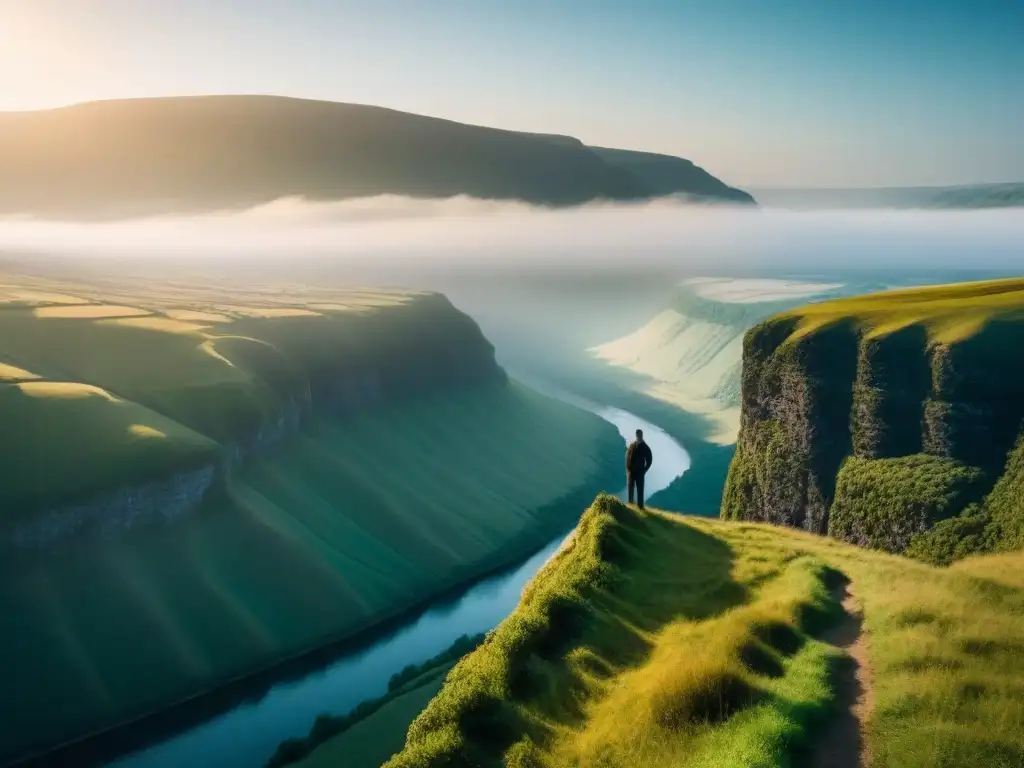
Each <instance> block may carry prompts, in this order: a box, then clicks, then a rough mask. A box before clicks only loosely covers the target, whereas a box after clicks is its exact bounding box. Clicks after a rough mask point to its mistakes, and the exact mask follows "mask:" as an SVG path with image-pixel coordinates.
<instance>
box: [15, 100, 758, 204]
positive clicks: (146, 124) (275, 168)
mask: <svg viewBox="0 0 1024 768" xmlns="http://www.w3.org/2000/svg"><path fill="white" fill-rule="evenodd" d="M634 154H639V153H629V152H622V153H619V154H617V155H615V156H614V157H610V158H609V157H605V156H603V155H601V154H600V153H599V152H597V151H592V150H591V149H590V148H588V147H586V146H584V145H583V143H582V142H580V141H579V140H578V139H574V138H571V137H557V136H547V135H543V134H533V133H520V132H516V131H505V130H500V129H496V128H485V127H481V126H475V125H466V124H462V123H456V122H453V121H450V120H442V119H438V118H433V117H425V116H422V115H414V114H409V113H405V112H399V111H396V110H392V109H384V108H381V107H373V106H365V105H361V104H339V103H333V102H326V101H311V100H305V99H291V98H283V97H272V96H203V97H181V98H161V99H132V100H120V101H117V100H115V101H102V102H92V103H86V104H78V105H75V106H70V107H64V108H61V109H53V110H44V111H37V112H8V113H0V178H3V179H4V183H3V185H2V187H0V213H28V214H36V215H41V216H124V215H133V214H147V213H160V212H185V211H201V210H209V209H216V208H237V207H248V206H252V205H256V204H260V203H266V202H268V201H271V200H275V199H277V198H282V197H292V196H295V197H305V198H309V199H313V200H341V199H346V198H354V197H368V196H373V195H382V194H394V195H408V196H412V197H427V198H431V197H451V196H455V195H467V196H470V197H477V198H486V199H499V200H519V201H523V202H528V203H536V204H543V205H575V204H579V203H584V202H587V201H590V200H598V199H608V200H636V199H643V198H649V197H657V196H661V195H665V194H672V193H684V194H687V195H689V196H692V197H695V198H700V199H708V200H718V201H725V202H743V203H749V202H753V199H752V198H750V196H749V195H747V194H746V193H743V192H740V191H738V190H734V189H732V188H730V187H728V186H726V185H725V184H723V183H722V182H720V181H718V180H717V179H715V178H714V177H712V176H711V175H710V174H707V173H706V172H704V171H703V170H701V169H699V168H696V167H695V166H693V165H692V164H691V163H689V161H684V160H681V159H679V158H668V157H664V156H662V157H661V159H659V160H658V161H657V163H655V164H654V166H657V168H661V169H662V170H661V171H658V170H657V169H656V168H655V167H654V166H652V164H651V163H650V162H645V163H644V164H643V167H642V168H638V167H636V163H635V158H634ZM680 169H681V170H680ZM652 173H655V174H656V175H657V179H655V178H654V177H653V176H652V175H651V174H652ZM666 173H667V175H666Z"/></svg>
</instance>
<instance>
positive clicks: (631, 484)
mask: <svg viewBox="0 0 1024 768" xmlns="http://www.w3.org/2000/svg"><path fill="white" fill-rule="evenodd" d="M653 462H654V456H652V455H651V447H650V446H649V445H647V443H645V442H644V431H643V430H642V429H638V430H637V431H636V440H634V441H633V442H632V443H630V444H629V447H627V448H626V487H627V488H628V492H629V503H630V504H632V503H633V492H634V490H635V491H636V503H637V506H638V507H640V509H643V508H644V475H646V474H647V470H648V469H650V468H651V464H652V463H653Z"/></svg>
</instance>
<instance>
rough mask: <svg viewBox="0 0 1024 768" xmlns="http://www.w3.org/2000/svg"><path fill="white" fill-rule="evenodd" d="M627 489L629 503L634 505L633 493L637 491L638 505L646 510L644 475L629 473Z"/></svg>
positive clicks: (627, 474)
mask: <svg viewBox="0 0 1024 768" xmlns="http://www.w3.org/2000/svg"><path fill="white" fill-rule="evenodd" d="M626 487H627V488H628V489H629V503H630V504H632V503H633V491H634V490H635V491H636V505H637V506H638V507H640V509H643V508H644V473H643V472H627V473H626Z"/></svg>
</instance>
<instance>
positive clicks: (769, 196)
mask: <svg viewBox="0 0 1024 768" xmlns="http://www.w3.org/2000/svg"><path fill="white" fill-rule="evenodd" d="M754 192H755V193H756V194H757V199H758V200H759V201H761V203H762V204H763V205H768V206H773V207H778V208H802V209H809V208H813V209H821V208H826V209H827V208H833V209H835V208H1008V207H1014V206H1024V182H1010V183H1006V184H966V185H962V186H950V187H864V188H852V189H840V188H836V189H797V188H793V189H781V188H780V189H767V188H766V189H757V190H754Z"/></svg>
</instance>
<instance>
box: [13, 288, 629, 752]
mask: <svg viewBox="0 0 1024 768" xmlns="http://www.w3.org/2000/svg"><path fill="white" fill-rule="evenodd" d="M28 285H29V288H30V289H31V290H29V288H26V284H25V283H23V282H17V281H15V282H8V283H5V282H4V278H2V276H0V361H2V365H3V368H2V369H0V375H2V376H3V381H2V382H0V422H2V423H3V424H4V429H5V430H7V431H6V432H5V434H6V435H8V436H9V439H7V440H5V441H4V444H3V445H2V446H0V541H3V545H4V546H5V547H6V546H7V540H6V537H7V534H8V532H9V530H10V528H9V526H11V525H15V526H16V525H18V524H20V523H21V521H22V520H23V519H24V518H32V516H33V515H37V517H38V519H39V520H43V521H45V520H48V519H50V517H49V516H48V512H49V510H52V509H54V508H56V509H58V510H60V509H62V508H63V509H64V510H66V509H68V508H69V507H73V506H74V505H77V504H79V503H87V502H90V501H92V500H94V499H96V498H101V497H102V496H103V494H105V493H106V492H108V491H115V490H121V489H124V488H131V487H134V486H137V485H140V484H145V483H150V482H154V481H159V480H164V479H167V478H168V477H169V476H171V475H174V474H175V473H177V472H180V471H181V470H183V469H189V468H193V467H195V466H197V465H202V464H211V463H213V464H216V465H217V466H219V467H222V468H225V467H230V469H229V470H227V471H225V472H222V473H221V475H220V477H219V479H218V481H217V483H216V484H215V485H214V486H213V487H212V489H211V490H210V491H209V493H208V494H207V497H206V498H205V500H204V502H203V504H202V505H201V506H200V507H199V508H198V509H195V510H193V511H191V512H190V513H189V514H187V515H184V516H183V517H180V518H178V519H176V520H175V521H174V523H173V524H171V525H162V524H155V525H145V524H136V525H134V526H133V527H132V529H131V530H130V531H126V532H121V533H120V535H119V536H114V537H109V536H85V535H79V536H77V537H76V538H75V540H73V541H62V542H58V543H56V544H54V546H55V547H57V548H58V550H59V551H58V552H57V553H51V552H49V551H41V552H35V551H20V550H18V551H9V548H5V549H4V556H3V558H0V615H3V616H4V617H5V629H6V630H8V631H5V632H4V634H3V637H2V638H0V666H2V667H3V668H4V670H5V679H4V686H5V695H4V696H3V697H0V722H3V723H4V724H5V727H4V729H3V733H2V735H0V762H3V761H4V760H5V759H6V758H7V757H8V756H13V755H18V754H23V753H25V752H27V751H32V750H36V749H41V748H45V747H47V746H50V745H53V744H55V743H58V742H61V741H64V740H67V739H71V738H74V737H77V736H80V735H82V734H84V733H86V732H89V731H92V730H94V729H99V728H105V727H109V726H112V725H114V724H116V723H118V722H121V721H124V720H126V719H128V718H131V717H134V716H137V715H139V714H141V713H144V712H148V711H151V710H153V709H157V708H161V707H163V706H166V705H167V704H169V703H171V702H172V701H175V700H178V699H181V698H183V697H187V696H190V695H193V694H196V693H198V692H201V691H204V690H206V689H208V688H210V687H212V686H214V685H216V684H217V683H219V682H223V681H225V680H227V679H230V678H233V677H235V676H238V675H243V674H245V673H248V672H251V671H253V670H254V669H257V668H261V667H264V666H267V665H270V664H272V663H274V662H275V661H278V660H280V659H282V658H285V657H289V656H292V655H294V654H297V653H301V652H304V651H307V650H311V649H313V648H315V647H318V646H320V645H322V644H324V643H326V642H329V641H334V640H338V639H340V638H342V637H344V636H347V635H349V634H352V633H354V632H356V631H359V630H361V629H365V628H369V627H371V626H372V625H374V624H376V623H378V622H380V621H381V620H383V619H385V618H388V617H391V616H393V615H395V614H396V613H398V612H400V611H402V610H404V609H407V608H410V607H412V606H413V605H415V604H417V603H419V602H421V601H423V600H425V599H427V598H429V597H430V596H431V595H433V594H436V593H438V592H440V591H442V590H444V589H446V588H449V587H452V586H454V585H456V584H459V583H461V582H463V581H465V580H466V579H468V578H472V577H474V576H478V575H480V574H481V573H483V572H485V571H488V570H491V569H494V568H497V567H500V566H502V565H505V564H509V563H511V562H514V561H515V560H516V559H518V558H520V557H522V556H524V555H526V554H528V553H529V552H530V551H533V549H534V548H539V547H540V546H542V545H543V544H545V543H546V542H547V541H548V540H549V539H550V538H551V537H552V536H554V535H556V534H558V533H560V532H562V531H564V530H565V529H566V528H568V527H570V526H571V525H572V524H573V523H575V521H576V520H577V519H578V516H579V514H580V513H581V512H582V510H583V509H584V508H585V507H586V505H587V504H588V503H589V501H590V499H592V498H593V494H594V493H596V492H597V491H598V490H599V489H600V488H601V487H603V486H605V485H606V484H607V485H611V484H614V485H615V486H618V485H619V483H620V482H621V467H620V463H621V451H622V441H621V438H620V436H619V434H618V432H617V430H616V429H615V428H614V427H612V426H611V425H609V424H607V423H606V422H604V421H602V420H601V419H599V418H598V417H596V416H594V415H592V414H589V413H586V412H584V411H581V410H578V409H575V408H572V407H570V406H567V405H565V404H563V403H560V402H557V401H555V400H551V399H549V398H546V397H542V396H540V395H538V394H536V393H534V392H533V391H531V390H529V389H527V388H525V387H523V386H520V385H518V384H516V383H514V382H509V381H507V380H505V379H504V377H503V376H502V375H501V372H500V370H499V369H497V368H496V367H495V365H494V362H493V349H492V348H491V347H490V344H489V343H488V342H487V340H486V339H485V338H484V337H483V336H482V335H481V333H480V331H479V329H478V328H477V327H476V325H475V324H474V323H473V322H472V321H471V320H470V319H469V318H468V317H466V316H465V315H463V314H461V313H459V312H458V311H457V310H455V309H454V308H453V307H451V305H449V304H448V303H447V301H446V300H444V299H443V298H442V297H437V296H418V295H407V294H388V293H375V292H369V291H351V292H345V291H341V292H339V291H331V290H328V289H323V290H319V289H315V288H309V289H305V292H302V291H300V290H298V289H294V290H293V288H292V287H289V286H277V287H269V288H268V287H250V288H245V287H237V286H194V285H189V284H170V283H167V284H158V283H157V282H156V281H154V284H152V285H148V284H147V285H140V284H133V283H131V282H130V281H126V282H125V283H124V284H119V285H117V286H113V287H111V286H107V287H104V288H102V289H100V288H93V287H90V286H89V285H84V284H83V285H63V284H50V283H47V282H45V281H38V282H36V283H29V284H28ZM286 289H287V290H286ZM5 300H6V301H5ZM83 302H91V303H87V304H86V303H83ZM101 305H102V306H101ZM110 306H117V307H133V308H136V311H135V314H133V315H131V316H127V315H125V312H127V311H128V310H124V309H117V310H116V311H114V310H110V309H109V307H110ZM42 310H46V311H45V312H44V311H42ZM112 313H114V314H117V315H118V317H116V318H115V317H111V316H110V315H111V314H112ZM140 313H142V314H140ZM145 313H148V314H145ZM353 374H358V375H360V376H363V377H364V385H365V386H364V389H365V390H366V391H368V393H369V394H368V395H367V398H368V399H367V400H366V401H365V402H363V403H360V404H359V407H356V408H351V407H349V408H347V409H346V408H342V409H341V410H340V411H335V410H333V409H332V408H330V407H329V406H328V405H327V402H328V401H329V400H330V398H331V397H332V395H333V390H332V386H333V385H334V384H336V383H337V381H338V380H345V377H347V376H348V377H350V376H351V375H353ZM304 393H306V394H308V397H309V399H310V400H311V401H312V403H313V409H312V413H311V414H310V415H309V416H308V417H307V418H306V419H305V420H304V422H303V424H302V426H301V428H300V429H299V430H298V431H297V432H295V433H294V434H292V435H290V436H288V437H287V439H285V440H283V441H282V442H279V443H275V444H273V445H269V446H265V447H264V448H263V449H262V450H261V451H259V452H257V453H255V454H253V455H250V456H249V457H248V458H247V459H246V460H245V461H244V462H242V463H241V464H237V463H230V462H229V461H228V456H229V455H230V453H231V447H232V445H233V444H235V443H236V442H241V443H245V442H246V440H248V439H252V438H254V437H256V436H257V435H258V434H259V430H260V429H264V428H266V427H268V426H269V427H271V428H273V427H274V425H275V423H276V414H277V413H278V412H279V411H280V410H281V408H282V407H283V406H284V405H285V404H286V403H287V402H288V401H289V400H290V399H291V398H293V397H302V396H303V395H304ZM58 517H59V516H58ZM33 519H36V518H33Z"/></svg>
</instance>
